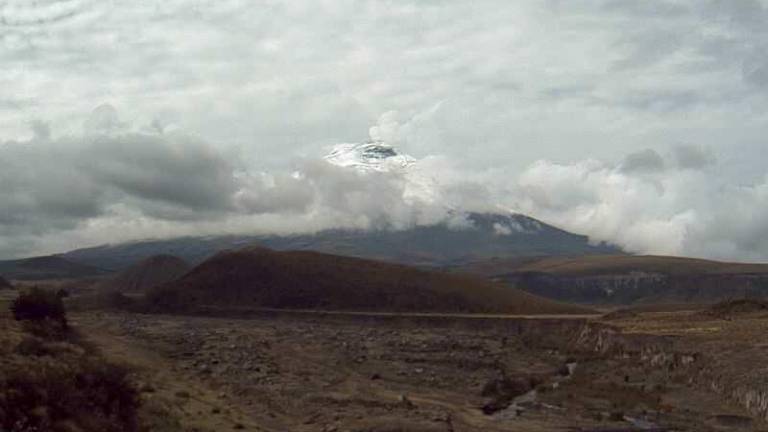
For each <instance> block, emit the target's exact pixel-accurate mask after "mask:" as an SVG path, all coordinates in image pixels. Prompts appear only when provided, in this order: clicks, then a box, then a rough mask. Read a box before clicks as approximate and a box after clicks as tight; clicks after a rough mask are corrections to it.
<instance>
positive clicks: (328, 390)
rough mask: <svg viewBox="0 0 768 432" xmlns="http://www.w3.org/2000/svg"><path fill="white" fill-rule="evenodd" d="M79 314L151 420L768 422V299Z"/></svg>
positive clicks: (599, 427) (167, 423)
mask: <svg viewBox="0 0 768 432" xmlns="http://www.w3.org/2000/svg"><path fill="white" fill-rule="evenodd" d="M649 314H650V315H649ZM73 321H74V322H75V323H76V325H78V326H80V327H81V328H83V329H86V330H87V332H88V333H89V334H90V335H92V336H91V337H92V339H93V340H94V342H95V343H98V344H99V345H100V346H102V349H103V350H104V352H105V353H106V355H108V356H110V357H113V358H115V359H118V360H120V359H122V360H124V361H126V362H128V363H132V364H133V368H134V370H135V379H136V381H137V383H138V385H139V386H140V388H142V389H143V390H142V398H143V399H144V400H145V404H144V406H145V409H149V410H155V414H158V413H161V414H162V415H155V418H156V420H155V421H156V423H155V425H154V430H169V431H170V430H189V431H209V430H229V429H233V430H235V429H241V430H259V431H318V432H320V431H322V432H332V431H339V432H341V431H360V432H362V431H370V432H374V431H376V432H384V431H556V430H563V431H583V432H587V431H589V432H593V431H595V432H597V431H601V432H602V431H636V430H637V431H639V430H655V431H755V430H768V428H766V427H765V423H764V420H765V418H766V414H767V413H768V411H766V408H768V404H766V401H767V400H768V399H767V398H766V394H767V393H766V390H765V389H764V386H763V385H762V384H761V383H763V381H764V379H763V378H762V377H763V376H764V374H763V373H762V368H763V366H762V364H764V363H762V362H761V359H765V358H768V351H765V349H764V347H766V346H768V337H766V336H765V334H766V333H765V332H764V331H762V330H765V329H766V324H767V323H768V320H763V317H762V316H759V314H758V316H755V314H748V315H747V316H741V315H740V316H739V317H737V318H732V317H723V316H711V315H707V314H704V313H701V312H690V311H685V312H671V313H658V312H649V313H627V314H618V315H617V316H614V317H613V319H611V320H602V319H600V318H598V317H592V318H585V317H560V318H546V317H543V318H532V317H506V318H502V317H492V316H488V317H481V316H476V317H466V316H452V315H397V314H393V315H377V314H344V313H340V314H335V313H319V314H318V313H305V312H277V311H264V312H261V313H254V314H253V315H252V316H248V317H242V318H232V317H225V318H221V317H186V316H171V315H144V314H130V313H112V312H110V313H103V312H87V313H80V314H76V315H74V317H73ZM755 338H761V340H765V341H766V344H762V343H755V342H756V341H755ZM747 345H749V346H750V348H748V349H741V350H736V349H735V348H745V347H746V346H747Z"/></svg>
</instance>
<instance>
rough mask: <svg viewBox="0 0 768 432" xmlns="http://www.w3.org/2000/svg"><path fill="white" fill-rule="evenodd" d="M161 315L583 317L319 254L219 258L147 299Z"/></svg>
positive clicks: (477, 284) (511, 294)
mask: <svg viewBox="0 0 768 432" xmlns="http://www.w3.org/2000/svg"><path fill="white" fill-rule="evenodd" d="M147 301H148V304H149V307H150V308H151V309H153V310H155V311H184V312H194V311H195V310H197V309H201V308H203V309H205V308H218V309H222V308H223V309H244V308H285V309H322V310H354V311H381V312H466V313H510V314H557V313H585V312H589V310H588V309H585V308H582V307H577V306H571V305H565V304H560V303H556V302H553V301H550V300H545V299H542V298H540V297H537V296H534V295H531V294H528V293H524V292H522V291H519V290H516V289H512V288H506V287H503V286H501V285H497V284H494V283H491V282H488V281H485V280H482V279H477V278H473V277H469V276H462V275H453V274H447V273H438V272H431V271H425V270H419V269H415V268H411V267H407V266H403V265H398V264H389V263H382V262H377V261H370V260H364V259H359V258H349V257H342V256H336V255H328V254H322V253H317V252H304V251H302V252H299V251H295V252H276V251H272V250H269V249H263V248H245V249H239V250H233V251H227V252H221V253H219V254H217V255H215V256H214V257H212V258H210V259H208V260H207V261H205V262H203V263H202V264H200V265H199V266H197V267H196V268H195V269H193V270H192V271H191V272H189V273H187V274H186V275H185V276H184V277H182V278H181V279H179V280H177V281H175V282H171V283H168V284H165V285H163V286H161V287H159V288H157V289H154V290H152V291H151V292H150V293H149V295H148V296H147Z"/></svg>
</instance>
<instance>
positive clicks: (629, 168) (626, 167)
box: [621, 149, 665, 173]
mask: <svg viewBox="0 0 768 432" xmlns="http://www.w3.org/2000/svg"><path fill="white" fill-rule="evenodd" d="M664 168H665V163H664V159H663V158H662V157H661V155H660V154H659V153H657V152H656V151H655V150H651V149H646V150H642V151H639V152H636V153H632V154H630V155H627V157H626V158H624V161H623V162H622V163H621V170H622V171H623V172H626V173H644V172H652V173H653V172H660V171H663V170H664Z"/></svg>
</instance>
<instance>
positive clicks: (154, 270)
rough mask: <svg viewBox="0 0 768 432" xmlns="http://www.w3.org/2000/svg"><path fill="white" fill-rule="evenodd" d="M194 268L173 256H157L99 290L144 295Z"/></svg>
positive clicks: (140, 263)
mask: <svg viewBox="0 0 768 432" xmlns="http://www.w3.org/2000/svg"><path fill="white" fill-rule="evenodd" d="M191 268H192V267H191V266H190V265H189V264H187V262H186V261H184V260H182V259H181V258H178V257H175V256H173V255H155V256H152V257H149V258H147V259H144V260H142V261H140V262H138V263H136V264H134V265H132V266H131V267H129V268H127V269H125V270H123V271H122V272H120V273H118V274H117V275H115V276H114V277H111V278H109V279H106V280H104V281H103V282H101V283H100V284H99V287H98V288H99V290H110V291H116V292H125V293H131V292H133V293H144V292H147V291H148V290H150V289H152V288H155V287H157V286H160V285H163V284H165V283H168V282H172V281H175V280H176V279H178V278H180V277H181V276H183V275H184V274H186V273H187V272H188V271H189V270H190V269H191Z"/></svg>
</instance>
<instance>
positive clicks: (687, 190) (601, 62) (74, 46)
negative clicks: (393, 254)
mask: <svg viewBox="0 0 768 432" xmlns="http://www.w3.org/2000/svg"><path fill="white" fill-rule="evenodd" d="M766 10H767V9H766V2H765V1H759V0H744V1H728V0H715V1H699V0H674V1H672V0H668V1H667V0H659V1H654V2H637V1H630V0H567V1H566V0H546V1H539V0H524V1H516V2H510V1H507V0H489V1H487V2H466V1H459V0H453V1H446V2H439V3H434V2H424V1H415V0H396V1H392V2H381V1H378V0H360V1H355V2H351V1H323V2H302V1H291V2H279V1H265V2H259V3H258V4H255V3H254V2H252V1H246V0H194V1H187V0H185V1H182V0H147V1H140V2H101V1H97V0H44V1H35V2H29V1H26V0H7V1H5V2H0V63H1V64H2V65H3V67H2V68H0V88H2V89H3V92H2V95H0V142H5V144H0V164H3V167H4V169H5V170H6V172H5V173H0V180H2V183H0V198H2V199H3V200H4V203H5V205H4V206H2V207H0V237H1V239H2V240H3V242H2V246H0V247H2V248H4V250H6V251H13V252H5V254H9V253H22V252H20V251H23V250H29V251H31V250H39V248H40V246H39V245H40V244H46V245H50V246H48V249H53V248H54V245H57V244H63V243H66V242H68V243H67V244H69V243H74V242H75V237H72V235H73V234H71V233H75V232H78V233H80V234H79V237H78V239H79V240H80V241H94V240H95V239H104V238H106V233H107V232H108V231H109V230H108V229H107V228H106V227H108V226H112V227H119V229H123V231H122V232H121V233H120V235H121V236H124V237H136V236H141V235H143V234H142V233H145V234H148V233H160V234H169V233H177V232H182V231H183V232H193V231H194V230H196V229H197V230H203V231H216V230H237V229H246V228H247V227H250V226H254V225H259V226H262V227H272V228H274V229H284V226H287V224H286V225H283V224H282V223H281V221H285V220H288V219H289V218H288V219H286V218H285V217H283V218H281V217H279V216H275V215H277V214H290V215H292V216H291V217H292V218H296V224H297V225H299V226H302V227H307V228H311V227H320V226H325V224H328V223H330V222H328V221H329V220H331V218H332V217H335V216H333V215H332V214H331V213H327V214H326V213H323V212H324V211H325V210H328V208H326V209H325V210H322V211H321V210H318V209H319V208H324V207H323V206H324V204H323V203H325V202H334V203H336V204H338V205H339V206H340V208H341V209H343V211H344V212H346V214H347V216H349V215H350V212H360V213H362V214H366V216H364V217H342V218H341V220H342V221H343V223H351V224H366V223H374V222H372V221H374V220H378V219H381V217H382V216H381V215H382V214H384V213H392V214H393V215H399V216H397V217H395V218H394V219H396V220H398V221H413V220H431V219H434V217H435V216H434V213H435V212H437V213H439V211H438V210H435V207H434V206H433V205H431V204H430V205H426V206H424V205H418V206H416V207H418V211H416V210H414V209H415V208H416V207H414V203H413V202H411V203H407V202H406V204H405V207H403V205H401V204H400V203H397V202H395V201H396V200H395V201H393V199H394V198H393V197H397V196H398V194H399V192H400V189H401V188H402V187H403V186H402V181H403V179H400V178H385V177H382V178H376V179H371V180H370V181H371V182H372V183H373V184H376V185H377V186H375V187H377V188H383V189H384V190H385V192H384V193H382V198H381V202H380V203H370V202H366V201H365V200H364V199H362V198H361V196H362V195H363V194H366V193H368V194H373V193H374V191H373V190H371V189H370V188H366V187H363V186H354V187H352V186H350V185H351V184H352V183H355V181H356V179H350V178H347V176H346V174H340V173H336V172H334V171H329V172H325V171H323V170H322V169H319V168H317V167H313V165H312V163H313V162H312V161H314V160H316V159H317V158H318V157H319V156H322V149H323V148H324V146H325V145H329V144H335V143H338V142H358V141H362V140H364V139H365V138H366V136H367V135H370V137H372V138H374V139H383V140H385V141H387V142H390V143H393V144H395V145H398V146H399V147H400V148H401V149H402V150H403V151H405V152H407V153H410V154H412V155H414V156H416V157H417V158H419V159H421V160H422V162H421V164H420V166H421V167H422V168H421V169H422V170H423V171H424V172H422V173H421V175H420V177H419V179H420V181H421V185H420V186H418V187H416V186H415V185H414V183H413V179H409V181H408V182H406V186H405V190H406V192H407V191H411V192H413V191H419V189H429V190H434V189H435V188H434V184H439V185H440V187H439V188H438V189H439V190H438V192H437V193H435V195H434V196H433V197H432V199H431V200H432V202H433V203H434V202H436V201H443V202H444V203H446V204H445V205H446V206H449V207H458V206H463V207H469V208H493V205H494V204H496V203H501V204H502V205H506V206H514V207H517V208H521V209H527V210H529V211H531V212H535V213H536V215H539V216H542V217H545V219H547V218H550V219H551V220H552V221H554V222H558V223H560V224H563V225H564V226H567V227H569V228H572V229H574V230H577V231H584V232H586V233H589V234H592V235H594V236H595V237H596V238H600V239H608V240H613V241H616V242H619V243H621V244H623V245H626V246H627V247H630V248H633V249H636V250H642V251H659V252H664V251H672V252H674V251H677V252H680V253H690V254H696V255H712V256H726V257H737V258H738V257H762V256H764V255H765V254H766V253H767V252H764V251H765V248H763V244H762V243H761V241H759V240H756V239H759V238H761V236H760V235H758V234H756V233H757V231H750V229H751V228H750V227H752V228H754V229H755V230H757V229H759V228H760V224H759V222H757V221H756V219H755V220H753V219H746V218H747V217H748V216H749V215H754V214H757V215H759V214H761V213H760V209H761V207H760V205H761V204H760V203H761V202H762V201H761V200H763V197H762V195H761V193H762V192H761V191H762V189H761V187H762V186H761V185H762V184H763V183H764V181H763V180H762V179H763V178H764V176H765V175H766V170H765V168H764V167H765V166H766V163H765V162H766V157H765V155H764V153H765V152H764V146H765V142H764V137H765V136H766V135H767V132H768V115H766V114H765V113H766V112H768V109H767V108H768V78H766V77H768V72H766V71H767V70H768V66H766V65H767V63H766V61H765V57H766V56H765V53H766V50H767V49H768V32H767V31H766V30H765V29H766V28H768V26H767V25H766V19H768V13H767V12H766ZM101 102H106V103H107V105H105V106H104V107H103V108H101V109H100V111H98V112H97V113H95V114H94V115H93V116H91V117H90V118H89V120H87V121H86V122H85V124H84V122H83V113H88V112H90V111H91V110H92V108H93V106H94V105H96V104H98V103H101ZM108 106H113V107H115V108H116V109H117V111H115V110H111V109H110V108H108ZM118 111H119V115H118ZM382 113H385V114H383V115H382ZM371 125H374V127H371ZM30 126H32V127H30ZM182 131H183V132H182ZM98 136H106V138H104V137H102V138H100V139H97V138H96V137H98ZM192 137H195V138H192ZM99 140H101V143H100V144H99V145H96V144H95V142H96V141H99ZM681 143H695V146H690V145H686V144H683V145H681ZM647 148H652V149H653V150H652V151H646V150H645V149H647ZM641 152H642V153H641ZM626 155H630V156H626ZM625 158H626V159H625ZM150 159H152V160H150ZM297 160H300V161H301V160H303V161H309V162H296V161H297ZM537 160H544V161H548V162H536V161H537ZM619 160H623V163H616V162H615V161H619ZM661 162H663V164H662V163H661ZM290 164H293V166H290V167H287V165H290ZM620 167H623V168H620ZM299 168H301V169H304V170H305V171H308V172H314V173H315V174H316V175H318V176H320V178H319V179H315V178H310V176H309V175H307V176H306V177H303V178H294V177H292V175H291V174H292V173H293V172H294V171H296V169H299ZM38 173H45V174H44V175H42V174H38ZM326 176H330V177H326ZM148 183H149V184H148ZM334 185H337V186H338V187H341V186H342V185H344V186H345V187H348V188H351V189H350V192H349V194H348V195H344V194H341V195H339V193H338V192H336V191H333V190H330V189H332V188H333V187H335V186H334ZM421 193H422V195H423V191H421ZM390 194H391V195H390ZM416 195H417V196H418V195H419V193H416ZM64 196H66V197H67V199H63V197H64ZM704 197H706V198H704ZM737 197H738V200H737V201H735V200H736V199H737ZM705 199H714V200H719V201H720V202H723V203H726V205H725V206H715V205H711V204H707V203H706V202H702V200H705ZM750 200H752V201H753V203H752V204H753V205H754V207H750V202H751V201H750ZM728 206H736V207H737V208H740V209H741V213H740V215H739V216H738V217H740V218H741V217H742V216H743V218H744V220H738V221H736V220H734V217H735V216H728V215H724V214H722V213H723V212H724V211H725V210H723V209H727V208H728ZM390 207H391V208H390ZM747 209H749V211H748V210H747ZM317 212H320V213H323V214H326V216H327V219H324V217H325V216H324V217H320V216H318V213H317ZM308 215H312V216H308ZM336 216H338V215H336ZM269 218H274V220H273V221H272V222H268V221H266V219H269ZM302 218H303V219H302ZM256 219H259V220H260V221H259V222H258V223H257V222H253V221H254V220H256ZM261 219H264V220H261ZM737 219H738V218H737ZM736 222H738V223H736ZM340 223H341V222H340ZM408 223H410V222H408ZM724 224H725V225H727V224H736V225H738V226H739V227H740V228H739V229H737V230H731V231H722V228H721V227H722V225H724ZM152 227H154V228H152ZM272 228H270V229H272ZM706 230H713V232H705V231H706ZM714 231H717V232H725V233H728V234H732V235H733V237H728V238H726V237H724V236H725V234H722V235H721V234H716V233H715V232H714ZM65 233H66V234H65ZM87 233H91V234H87ZM41 235H45V236H46V237H44V238H43V237H39V236H41ZM36 236H38V237H36ZM67 236H69V237H67ZM65 237H67V238H69V239H70V240H67V241H66V242H65V241H64V240H61V239H64V238H65ZM719 237H723V238H719ZM716 238H717V240H715V239H716ZM35 239H36V240H35ZM6 245H7V246H6Z"/></svg>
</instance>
